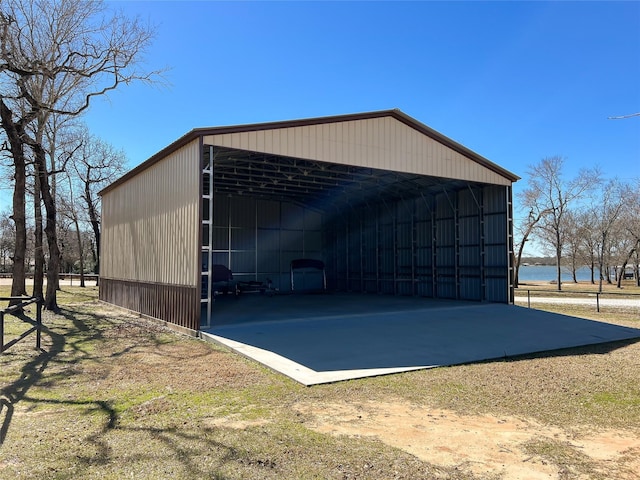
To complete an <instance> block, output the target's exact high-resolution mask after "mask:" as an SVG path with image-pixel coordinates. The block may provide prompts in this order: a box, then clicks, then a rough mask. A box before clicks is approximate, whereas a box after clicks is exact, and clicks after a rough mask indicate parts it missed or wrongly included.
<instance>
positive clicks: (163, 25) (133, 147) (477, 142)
mask: <svg viewBox="0 0 640 480" xmlns="http://www.w3.org/2000/svg"><path fill="white" fill-rule="evenodd" d="M107 4H108V5H109V6H110V7H112V8H114V9H122V10H123V11H124V12H125V13H126V14H127V15H139V16H140V17H141V18H142V19H144V20H148V21H149V22H150V23H151V24H153V25H156V27H157V37H156V39H155V41H154V43H153V45H152V47H151V49H150V50H149V51H148V52H147V55H146V58H145V62H146V65H147V66H148V68H149V69H156V68H160V67H165V66H166V67H169V68H170V70H169V71H168V72H167V73H166V75H165V78H166V81H167V83H168V85H167V86H159V87H158V86H157V87H150V86H145V85H131V86H123V87H122V88H121V89H120V90H118V91H116V92H113V93H112V94H110V95H109V97H108V99H104V98H102V99H97V100H96V101H94V103H93V105H92V107H91V109H90V111H89V112H88V114H87V115H86V118H85V121H86V123H87V124H88V126H89V128H90V129H91V131H92V132H93V133H95V134H96V135H98V136H100V137H101V138H102V139H103V140H105V141H107V142H109V143H111V144H112V145H114V146H115V147H117V148H121V149H123V150H124V151H125V152H126V154H127V156H128V158H129V165H130V167H134V166H136V165H138V164H139V163H141V162H142V161H144V160H146V159H147V158H148V157H149V156H151V155H153V154H154V153H156V152H157V151H158V150H160V149H161V148H163V147H164V146H166V145H167V144H169V143H170V142H172V141H173V140H175V139H177V138H178V137H179V136H181V135H183V134H184V133H186V132H188V131H189V130H191V129H192V128H195V127H207V126H218V125H235V124H241V123H256V122H263V121H275V120H289V119H295V118H307V117H315V116H325V115H337V114H345V113H356V112H362V111H370V110H380V109H390V108H399V109H401V110H402V111H404V112H405V113H407V114H408V115H411V116H412V117H414V118H416V119H418V120H419V121H421V122H423V123H425V124H427V125H429V126H430V127H432V128H434V129H436V130H438V131H440V132H441V133H443V134H444V135H447V136H449V137H451V138H452V139H454V140H456V141H458V142H460V143H462V144H463V145H465V146H467V147H468V148H470V149H472V150H474V151H476V152H478V153H479V154H481V155H483V156H485V157H487V158H489V159H490V160H492V161H494V162H495V163H498V164H499V165H501V166H503V167H505V168H507V169H508V170H511V171H512V172H514V173H516V174H517V175H519V176H521V177H525V172H526V167H527V165H530V164H533V163H536V162H538V161H539V160H540V159H542V158H543V157H546V156H552V155H562V156H565V157H566V158H567V163H566V169H567V170H566V171H567V176H571V175H573V174H575V172H576V171H577V170H578V169H579V168H580V167H583V166H585V167H593V166H597V165H600V166H601V167H603V169H604V170H605V171H606V172H607V174H608V175H609V176H612V177H613V176H618V177H620V178H625V179H631V178H640V117H635V118H630V119H626V120H608V119H607V117H610V116H615V115H623V114H630V113H635V112H640V2H612V1H607V2H337V1H336V2H206V1H199V2H186V1H180V2H178V1H164V2H154V1H138V2H133V1H113V2H108V3H107ZM525 181H526V178H523V180H521V181H520V182H518V184H516V186H515V188H516V191H517V190H519V189H521V188H522V187H524V186H525Z"/></svg>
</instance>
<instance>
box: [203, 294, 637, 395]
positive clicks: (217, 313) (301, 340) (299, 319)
mask: <svg viewBox="0 0 640 480" xmlns="http://www.w3.org/2000/svg"><path fill="white" fill-rule="evenodd" d="M214 321H215V322H216V324H217V325H216V326H214V327H212V328H209V329H207V330H203V331H202V336H203V338H204V339H206V340H210V341H214V342H217V343H220V344H223V345H226V346H227V347H229V348H231V349H232V350H234V351H236V352H238V353H240V354H242V355H245V356H247V357H249V358H252V359H254V360H256V361H258V362H260V363H262V364H264V365H266V366H268V367H270V368H272V369H274V370H276V371H278V372H280V373H282V374H284V375H286V376H288V377H291V378H293V379H294V380H296V381H298V382H300V383H303V384H304V385H314V384H319V383H328V382H335V381H340V380H347V379H353V378H362V377H368V376H376V375H384V374H390V373H397V372H404V371H410V370H417V369H425V368H433V367H438V366H445V365H456V364H463V363H471V362H478V361H483V360H492V359H499V358H506V357H513V356H517V355H524V354H530V353H537V352H544V351H551V350H558V349H564V348H571V347H578V346H584V345H592V344H599V343H608V342H614V341H619V340H629V339H640V329H634V328H629V327H623V326H618V325H612V324H607V323H602V322H596V321H591V320H585V319H581V318H576V317H570V316H566V315H559V314H555V313H550V312H543V311H540V310H534V309H528V308H524V307H518V306H514V305H505V304H493V303H471V302H454V301H444V300H430V299H420V298H412V297H392V296H379V295H339V294H334V295H281V296H280V295H278V296H275V297H271V298H269V297H266V296H260V295H255V296H246V297H244V298H243V297H241V298H240V299H237V300H236V299H231V298H222V299H220V300H218V301H216V303H215V307H214ZM612 348H613V347H612Z"/></svg>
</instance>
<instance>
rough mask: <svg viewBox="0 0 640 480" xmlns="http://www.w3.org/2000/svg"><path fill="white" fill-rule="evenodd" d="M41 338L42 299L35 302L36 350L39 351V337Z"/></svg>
mask: <svg viewBox="0 0 640 480" xmlns="http://www.w3.org/2000/svg"><path fill="white" fill-rule="evenodd" d="M41 336H42V299H41V298H38V300H36V350H40V337H41Z"/></svg>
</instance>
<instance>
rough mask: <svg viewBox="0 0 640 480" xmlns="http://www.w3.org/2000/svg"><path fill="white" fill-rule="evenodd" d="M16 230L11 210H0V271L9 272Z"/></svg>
mask: <svg viewBox="0 0 640 480" xmlns="http://www.w3.org/2000/svg"><path fill="white" fill-rule="evenodd" d="M15 237H16V234H15V231H14V229H13V223H12V222H11V212H10V211H4V212H0V272H2V273H6V272H8V268H7V264H8V263H11V262H12V261H13V260H12V253H13V245H14V243H15Z"/></svg>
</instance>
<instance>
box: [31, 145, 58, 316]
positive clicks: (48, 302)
mask: <svg viewBox="0 0 640 480" xmlns="http://www.w3.org/2000/svg"><path fill="white" fill-rule="evenodd" d="M33 150H34V153H35V155H34V157H35V163H36V165H37V169H36V171H37V172H38V176H39V178H40V191H41V192H42V200H43V202H44V208H45V212H46V222H45V227H44V233H45V235H46V237H47V246H48V247H49V262H48V265H47V292H46V295H45V298H44V308H45V309H47V310H51V311H53V312H58V311H59V310H60V309H59V307H58V302H57V298H56V292H57V287H58V280H59V276H60V275H59V274H60V249H59V248H58V235H57V231H56V215H57V213H56V202H55V199H54V198H53V196H52V195H51V189H50V187H49V178H48V174H47V161H46V157H45V151H44V149H43V148H42V145H41V144H39V143H35V144H34V145H33Z"/></svg>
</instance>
